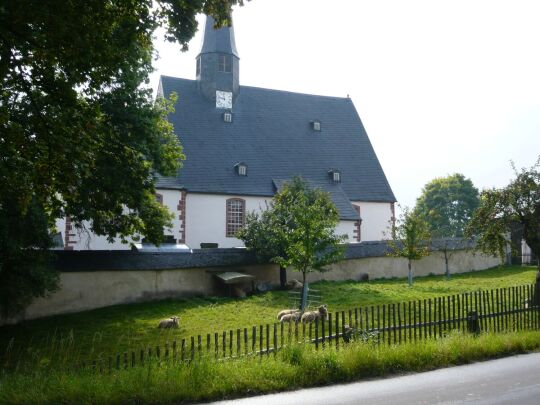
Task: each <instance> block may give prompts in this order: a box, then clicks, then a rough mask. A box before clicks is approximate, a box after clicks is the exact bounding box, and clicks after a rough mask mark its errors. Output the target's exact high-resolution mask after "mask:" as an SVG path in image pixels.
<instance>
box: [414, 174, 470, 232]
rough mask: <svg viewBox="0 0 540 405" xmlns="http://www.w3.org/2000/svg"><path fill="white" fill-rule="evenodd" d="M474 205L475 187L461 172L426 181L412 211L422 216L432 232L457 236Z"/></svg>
mask: <svg viewBox="0 0 540 405" xmlns="http://www.w3.org/2000/svg"><path fill="white" fill-rule="evenodd" d="M476 207H478V189H477V188H476V187H474V185H473V182H472V181H471V180H470V179H467V178H465V176H464V175H463V174H459V173H455V174H452V175H449V176H446V177H438V178H435V179H433V180H431V181H430V182H429V183H427V184H426V185H425V186H424V188H423V189H422V194H421V195H420V197H418V199H417V200H416V207H415V211H416V212H417V213H418V214H419V215H421V216H423V217H424V218H425V219H426V221H427V223H428V225H429V228H430V230H431V232H432V234H433V236H435V237H446V238H457V237H461V236H463V232H464V229H465V226H466V225H467V223H468V222H469V221H470V219H471V216H472V213H473V212H474V210H475V209H476Z"/></svg>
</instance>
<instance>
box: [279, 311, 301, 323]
mask: <svg viewBox="0 0 540 405" xmlns="http://www.w3.org/2000/svg"><path fill="white" fill-rule="evenodd" d="M301 317H302V312H300V311H296V312H292V313H290V314H285V315H283V316H282V317H281V319H280V321H281V323H283V322H298V321H299V320H300V318H301Z"/></svg>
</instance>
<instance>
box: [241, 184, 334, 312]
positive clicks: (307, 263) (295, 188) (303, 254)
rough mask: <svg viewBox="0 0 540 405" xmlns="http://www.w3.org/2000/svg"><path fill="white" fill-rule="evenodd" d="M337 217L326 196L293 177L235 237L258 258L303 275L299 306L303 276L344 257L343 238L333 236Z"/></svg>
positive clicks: (305, 285) (303, 306)
mask: <svg viewBox="0 0 540 405" xmlns="http://www.w3.org/2000/svg"><path fill="white" fill-rule="evenodd" d="M338 222H339V215H338V212H337V209H336V207H335V205H334V204H333V202H332V200H331V199H330V196H329V194H328V193H325V192H324V191H322V190H320V189H313V188H310V187H309V185H308V183H307V182H306V181H305V180H302V179H301V178H299V177H295V178H294V179H293V180H292V181H291V182H289V183H285V185H284V187H283V189H282V190H281V191H280V192H278V193H277V194H276V195H275V196H274V200H273V201H272V202H271V203H270V206H269V208H268V210H266V211H264V212H263V213H262V214H260V215H252V216H251V217H250V219H249V220H248V222H247V225H246V227H245V228H244V229H243V230H241V231H240V232H239V234H238V237H239V238H240V239H242V240H243V241H244V243H245V245H246V247H247V248H248V249H250V250H254V251H255V252H256V253H257V255H259V257H267V258H268V259H269V261H271V262H273V263H276V264H278V265H279V266H280V267H281V268H287V267H289V266H292V267H293V268H294V269H296V270H298V271H300V272H301V273H302V283H303V290H302V297H303V299H302V303H301V306H300V309H302V310H303V309H304V308H305V300H304V298H305V296H306V294H304V292H305V291H307V290H306V288H307V284H306V277H307V274H308V273H309V272H312V271H324V270H325V269H324V267H325V266H326V265H328V264H331V263H335V262H336V261H338V260H339V259H341V258H342V257H343V246H340V243H341V242H343V241H344V237H343V236H338V235H336V234H335V227H336V225H337V224H338Z"/></svg>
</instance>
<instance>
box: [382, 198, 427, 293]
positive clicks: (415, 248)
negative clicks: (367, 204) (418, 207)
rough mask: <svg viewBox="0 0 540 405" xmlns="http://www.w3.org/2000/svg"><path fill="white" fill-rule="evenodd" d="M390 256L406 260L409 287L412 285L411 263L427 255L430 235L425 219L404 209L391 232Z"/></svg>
mask: <svg viewBox="0 0 540 405" xmlns="http://www.w3.org/2000/svg"><path fill="white" fill-rule="evenodd" d="M391 235H392V238H391V239H390V240H389V241H388V246H389V247H390V253H389V255H390V256H393V257H403V258H405V259H407V266H408V270H409V272H408V282H409V286H410V285H412V283H413V272H412V262H413V261H414V260H420V259H421V258H423V257H426V256H428V255H429V242H430V240H431V233H430V231H429V225H428V223H427V222H426V221H425V219H424V218H423V217H422V216H421V215H419V214H418V213H417V212H415V211H414V210H410V209H409V208H407V207H405V208H404V209H403V212H402V213H401V214H400V216H399V218H398V220H397V221H396V224H395V225H394V226H393V227H392V230H391Z"/></svg>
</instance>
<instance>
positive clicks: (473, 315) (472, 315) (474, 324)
mask: <svg viewBox="0 0 540 405" xmlns="http://www.w3.org/2000/svg"><path fill="white" fill-rule="evenodd" d="M467 330H468V331H469V333H473V334H475V335H478V334H479V333H480V322H479V319H478V312H476V311H469V313H468V314H467Z"/></svg>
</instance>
